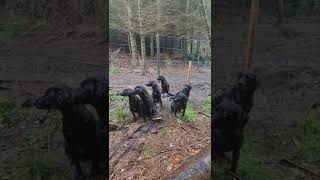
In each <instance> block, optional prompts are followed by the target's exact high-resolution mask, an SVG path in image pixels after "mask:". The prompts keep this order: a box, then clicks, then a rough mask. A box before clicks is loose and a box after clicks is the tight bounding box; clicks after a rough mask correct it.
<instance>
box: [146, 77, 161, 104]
mask: <svg viewBox="0 0 320 180" xmlns="http://www.w3.org/2000/svg"><path fill="white" fill-rule="evenodd" d="M146 86H148V87H152V98H153V101H154V103H155V104H156V103H160V106H161V107H162V101H161V92H160V89H159V87H158V84H157V82H156V81H149V82H148V83H147V84H146Z"/></svg>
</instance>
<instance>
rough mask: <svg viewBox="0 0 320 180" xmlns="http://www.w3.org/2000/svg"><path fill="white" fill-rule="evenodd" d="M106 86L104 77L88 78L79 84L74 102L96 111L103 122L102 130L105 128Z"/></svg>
mask: <svg viewBox="0 0 320 180" xmlns="http://www.w3.org/2000/svg"><path fill="white" fill-rule="evenodd" d="M107 88H108V84H107V79H106V78H105V77H89V78H87V79H85V80H83V81H82V82H81V83H80V88H79V89H78V90H77V95H76V101H77V102H79V103H82V104H91V105H92V106H93V107H95V108H96V109H97V111H98V114H99V116H100V119H101V120H102V121H103V126H104V127H103V129H105V128H106V127H107V123H108V121H107V106H108V104H107V103H108V102H107V101H108V100H107V93H108V89H107Z"/></svg>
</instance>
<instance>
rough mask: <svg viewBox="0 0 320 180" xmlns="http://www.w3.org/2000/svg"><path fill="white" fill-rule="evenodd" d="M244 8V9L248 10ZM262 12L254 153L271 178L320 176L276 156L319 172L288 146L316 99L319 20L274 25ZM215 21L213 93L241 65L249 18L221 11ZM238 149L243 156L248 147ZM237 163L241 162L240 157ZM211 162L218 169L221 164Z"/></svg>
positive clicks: (319, 75)
mask: <svg viewBox="0 0 320 180" xmlns="http://www.w3.org/2000/svg"><path fill="white" fill-rule="evenodd" d="M244 12H246V13H243V14H247V12H248V11H244ZM235 13H238V11H235ZM261 14H262V15H260V18H259V21H258V25H257V39H256V41H257V44H256V48H257V49H256V55H255V62H254V66H253V69H254V71H255V72H256V74H257V75H258V76H259V78H260V81H261V86H260V87H259V89H258V90H257V92H256V96H255V103H254V107H253V109H252V112H251V114H250V120H249V123H248V126H247V130H248V131H249V132H250V136H251V137H252V138H254V142H253V145H252V144H251V145H252V148H256V147H258V148H259V150H257V154H255V155H253V157H255V158H260V159H263V161H262V162H263V163H265V164H266V166H268V167H269V168H271V172H272V173H274V174H276V179H317V178H319V177H317V176H310V175H309V173H306V171H304V170H301V169H300V170H299V169H297V168H292V167H291V166H288V165H281V164H280V163H279V161H280V160H281V159H282V158H287V159H289V160H292V161H293V162H295V163H297V164H301V165H303V166H305V167H306V168H310V169H311V170H313V171H315V172H318V173H320V172H319V169H318V168H315V167H319V165H320V164H319V162H312V163H310V162H306V160H305V159H303V158H301V157H300V156H299V155H298V153H296V151H295V150H293V149H294V148H292V146H294V144H293V142H294V140H295V138H296V137H299V136H301V135H302V128H301V125H302V124H303V123H304V122H305V119H306V117H307V112H308V111H309V109H310V106H311V105H312V104H313V103H315V102H316V101H319V99H320V63H319V57H320V51H319V49H318V47H319V45H320V41H319V40H320V33H319V31H318V29H319V28H320V23H319V22H320V21H319V20H320V19H319V17H310V18H286V19H285V20H284V28H279V26H278V25H276V24H275V22H276V19H275V18H274V17H270V16H266V15H264V14H263V13H261ZM215 22H216V29H215V31H214V35H215V40H214V43H215V46H216V49H215V50H214V52H215V61H214V63H213V91H214V92H215V94H218V93H220V92H222V91H223V90H224V89H225V88H228V87H230V84H231V83H232V81H233V80H234V79H235V78H236V76H237V73H239V72H240V71H241V70H242V68H243V64H244V57H245V48H246V42H247V36H246V35H247V29H248V19H247V18H244V16H241V15H231V13H229V14H228V13H225V14H224V13H222V14H221V15H220V14H219V16H217V17H216V18H215ZM213 141H214V140H213ZM249 149H250V147H249ZM243 154H245V155H243V157H248V156H250V151H249V152H248V151H244V152H243ZM245 160H246V159H244V161H245ZM217 163H218V164H219V162H217ZM240 164H242V165H240V167H241V166H242V167H245V162H243V161H242V162H241V163H240ZM215 167H216V169H215V170H216V171H218V170H217V169H219V167H220V166H219V165H215ZM240 171H246V170H245V169H244V168H242V170H240ZM247 171H250V170H249V169H248V170H247ZM267 172H269V171H267ZM242 174H243V173H242ZM249 174H250V173H249ZM270 176H271V175H270ZM247 178H248V177H247ZM269 178H270V177H269ZM244 179H246V178H244ZM266 179H268V177H266Z"/></svg>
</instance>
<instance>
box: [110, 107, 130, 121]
mask: <svg viewBox="0 0 320 180" xmlns="http://www.w3.org/2000/svg"><path fill="white" fill-rule="evenodd" d="M127 117H129V112H128V111H127V110H125V109H123V108H119V109H117V110H115V111H114V112H113V120H114V122H119V123H125V122H126V121H127Z"/></svg>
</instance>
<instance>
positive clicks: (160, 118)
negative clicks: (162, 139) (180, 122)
mask: <svg viewBox="0 0 320 180" xmlns="http://www.w3.org/2000/svg"><path fill="white" fill-rule="evenodd" d="M152 120H154V121H160V120H162V117H156V118H153V119H152Z"/></svg>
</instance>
